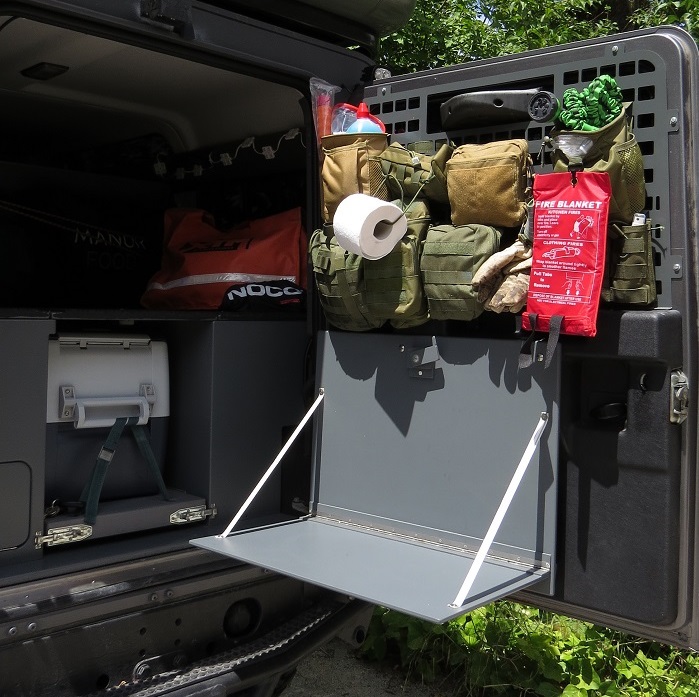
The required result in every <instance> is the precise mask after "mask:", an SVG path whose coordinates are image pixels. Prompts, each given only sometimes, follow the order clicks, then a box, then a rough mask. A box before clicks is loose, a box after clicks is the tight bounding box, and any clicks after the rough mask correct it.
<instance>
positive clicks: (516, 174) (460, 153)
mask: <svg viewBox="0 0 699 697" xmlns="http://www.w3.org/2000/svg"><path fill="white" fill-rule="evenodd" d="M530 163H531V159H530V157H529V147H528V145H527V141H526V140H524V139H519V138H517V139H513V140H503V141H494V142H492V143H485V144H482V145H475V144H466V145H460V146H459V147H458V148H456V150H454V154H453V155H452V157H451V159H450V160H449V162H447V166H446V170H447V192H448V194H449V205H450V206H451V222H452V224H453V225H470V224H474V225H494V226H496V227H516V226H519V225H521V224H522V223H523V222H524V220H525V217H526V204H525V200H526V192H527V186H528V176H529V166H530Z"/></svg>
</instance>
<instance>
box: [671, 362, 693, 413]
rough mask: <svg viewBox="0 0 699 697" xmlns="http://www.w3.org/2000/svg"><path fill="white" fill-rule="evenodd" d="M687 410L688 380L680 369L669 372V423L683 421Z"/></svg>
mask: <svg viewBox="0 0 699 697" xmlns="http://www.w3.org/2000/svg"><path fill="white" fill-rule="evenodd" d="M688 412H689V382H688V380H687V376H686V375H685V374H684V373H683V372H682V371H681V370H679V369H678V370H673V371H672V373H670V423H673V424H681V423H683V422H684V421H685V420H686V418H687V414H688Z"/></svg>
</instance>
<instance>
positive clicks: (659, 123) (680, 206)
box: [364, 27, 698, 307]
mask: <svg viewBox="0 0 699 697" xmlns="http://www.w3.org/2000/svg"><path fill="white" fill-rule="evenodd" d="M691 41H692V40H691V38H690V37H689V36H688V35H687V34H686V33H684V32H682V31H681V30H679V29H677V28H676V27H661V28H660V29H656V30H644V31H638V32H632V33H628V34H623V35H617V36H611V37H607V38H604V39H597V40H592V41H585V42H580V43H577V44H568V45H565V46H559V47H554V48H549V49H541V50H537V51H530V52H527V53H521V54H516V55H513V56H507V57H505V58H495V59H488V60H479V61H473V62H471V63H468V64H465V65H456V66H451V67H448V68H442V69H438V70H430V71H429V72H421V73H414V74H412V75H402V76H399V77H395V78H390V79H387V80H381V81H378V82H377V83H375V85H373V86H371V87H368V88H366V89H365V93H364V100H365V101H366V103H367V104H368V105H369V106H370V107H371V108H372V110H373V111H374V112H375V113H376V114H377V115H378V116H379V118H381V119H382V120H383V121H384V123H385V124H386V129H387V131H388V132H389V133H391V134H392V135H391V139H392V141H394V142H395V141H397V142H400V143H404V144H405V143H411V142H416V141H431V142H433V143H436V144H438V145H439V144H440V143H443V142H446V141H447V140H449V141H451V142H454V143H455V144H457V145H460V144H462V143H476V142H477V143H484V142H488V141H491V140H503V139H507V138H526V140H527V141H528V143H529V150H530V152H531V153H532V155H533V156H534V157H535V164H540V163H539V160H538V158H537V154H538V153H539V152H540V150H541V144H542V140H543V138H544V136H546V135H547V134H548V132H549V131H550V129H551V124H542V123H536V122H532V121H530V120H529V118H528V117H525V118H523V119H522V120H521V121H515V122H505V123H493V124H492V125H488V126H479V127H477V128H470V129H464V130H458V131H457V130H452V131H448V132H447V131H445V130H444V129H443V128H442V126H441V120H440V118H439V106H440V105H441V104H442V103H443V102H444V101H446V100H447V99H448V98H449V97H452V96H454V95H457V94H462V93H465V92H474V91H480V90H495V91H497V90H498V89H500V90H503V89H528V88H544V89H547V90H549V91H552V92H553V93H554V94H556V95H557V96H558V97H559V98H560V97H562V95H563V92H564V91H565V90H566V89H569V88H575V89H578V90H581V89H582V88H583V87H585V86H586V85H587V84H589V82H590V81H591V80H592V79H594V78H595V77H597V76H598V75H600V74H603V73H604V74H608V75H612V76H614V77H615V79H616V80H617V82H618V84H619V86H620V88H621V90H622V92H623V94H624V99H625V100H626V101H630V102H633V109H632V113H633V117H634V133H635V135H636V138H637V140H638V142H639V145H640V148H641V152H642V153H643V165H644V169H645V172H646V210H647V212H648V214H649V215H650V218H651V219H652V221H653V224H654V225H656V226H657V228H656V229H655V230H654V240H653V249H654V253H655V263H656V270H655V273H656V278H657V280H658V306H659V307H675V306H677V305H678V300H679V299H681V298H683V294H682V293H683V289H681V288H679V286H680V285H684V284H680V283H678V282H679V281H682V280H683V274H684V276H685V277H686V275H687V272H686V271H685V270H684V269H685V267H686V266H687V265H688V264H689V261H690V260H689V259H683V258H682V255H681V253H678V251H679V250H682V249H686V248H688V244H687V243H688V240H687V237H686V235H687V230H691V229H692V227H691V225H690V226H689V227H688V226H687V214H688V212H689V211H690V210H691V209H692V208H693V209H694V212H693V214H694V215H696V201H692V200H691V198H689V199H688V193H689V192H691V190H692V187H691V186H687V185H686V182H685V180H684V179H683V178H682V177H674V176H671V173H672V172H687V176H688V177H689V178H690V179H691V180H694V181H696V177H697V176H698V173H697V171H696V166H697V165H696V162H691V161H687V160H688V159H690V158H691V154H690V153H688V151H687V147H688V146H687V144H688V143H691V132H692V128H693V124H692V123H691V119H692V118H693V108H692V106H693V105H692V104H689V103H687V102H688V99H689V98H690V97H691V98H692V99H693V100H696V95H693V96H692V88H693V85H692V84H691V83H690V79H691V71H690V70H688V65H687V57H688V54H689V53H690V50H689V49H688V47H689V46H690V44H691ZM692 58H693V57H692ZM691 67H693V66H691ZM687 95H690V97H688V96H687ZM535 171H537V172H538V171H551V167H550V165H545V166H544V167H542V168H541V169H540V168H539V167H536V168H535ZM690 244H691V243H690Z"/></svg>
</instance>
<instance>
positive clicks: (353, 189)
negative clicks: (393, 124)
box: [321, 133, 389, 223]
mask: <svg viewBox="0 0 699 697" xmlns="http://www.w3.org/2000/svg"><path fill="white" fill-rule="evenodd" d="M321 142H322V146H323V155H324V158H323V166H322V169H321V178H322V180H323V220H325V222H326V223H331V222H332V219H333V216H334V215H335V211H336V210H337V207H338V206H339V205H340V202H341V201H342V200H343V199H344V198H347V196H350V195H351V194H367V195H368V196H374V197H376V198H379V199H381V200H382V201H387V200H388V199H389V195H388V191H387V189H386V182H385V179H384V176H383V173H382V172H381V165H380V164H379V162H378V159H377V157H378V156H379V155H380V154H381V153H382V152H383V150H384V149H385V148H386V145H387V143H388V136H387V135H386V134H385V133H338V134H335V135H330V136H323V138H322V141H321Z"/></svg>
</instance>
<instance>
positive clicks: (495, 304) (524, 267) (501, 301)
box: [485, 257, 532, 312]
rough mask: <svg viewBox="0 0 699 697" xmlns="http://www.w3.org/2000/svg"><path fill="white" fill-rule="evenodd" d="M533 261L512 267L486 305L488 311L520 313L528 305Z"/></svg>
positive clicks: (529, 260)
mask: <svg viewBox="0 0 699 697" xmlns="http://www.w3.org/2000/svg"><path fill="white" fill-rule="evenodd" d="M531 265H532V260H531V257H529V259H524V260H522V261H519V262H517V263H516V264H513V265H512V269H511V270H510V271H511V272H510V273H507V274H506V275H505V276H504V277H503V279H502V282H501V283H500V285H499V286H498V288H496V290H495V292H494V293H493V295H492V296H491V297H490V298H489V299H488V301H487V302H486V304H485V309H486V310H492V311H493V312H519V311H520V310H523V309H524V306H525V305H526V304H527V292H528V291H529V272H530V270H531Z"/></svg>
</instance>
